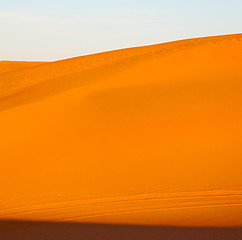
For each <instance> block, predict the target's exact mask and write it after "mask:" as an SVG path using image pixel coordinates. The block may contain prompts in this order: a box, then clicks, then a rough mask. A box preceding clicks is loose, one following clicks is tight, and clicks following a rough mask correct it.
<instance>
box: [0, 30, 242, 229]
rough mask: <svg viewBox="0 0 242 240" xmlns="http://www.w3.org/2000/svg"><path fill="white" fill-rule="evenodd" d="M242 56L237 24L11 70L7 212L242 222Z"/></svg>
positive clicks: (5, 87)
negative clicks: (218, 32) (233, 28)
mask: <svg viewBox="0 0 242 240" xmlns="http://www.w3.org/2000/svg"><path fill="white" fill-rule="evenodd" d="M241 66H242V34H236V35H227V36H217V37H208V38H199V39H189V40H183V41H177V42H171V43H165V44H158V45H153V46H147V47H138V48H131V49H123V50H117V51H111V52H106V53H100V54H94V55H89V56H82V57H78V58H73V59H67V60H62V61H56V62H50V63H44V64H41V65H36V66H31V67H29V68H23V69H19V70H15V71H11V72H10V71H9V72H5V73H1V74H0V132H1V138H0V159H1V160H2V167H1V169H0V180H1V182H2V183H6V185H4V186H3V187H2V189H1V193H0V219H14V220H30V221H46V220H47V221H76V222H92V223H97V222H100V223H125V224H129V223H131V224H155V225H174V226H242V214H241V212H242V178H241V175H242V163H241V155H242V150H241V145H242V111H241V110H242V107H241V106H242V95H241V90H242V81H241V80H242V71H241ZM0 67H1V64H0Z"/></svg>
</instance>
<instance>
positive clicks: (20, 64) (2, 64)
mask: <svg viewBox="0 0 242 240" xmlns="http://www.w3.org/2000/svg"><path fill="white" fill-rule="evenodd" d="M42 63H43V62H24V61H0V73H5V72H11V71H16V70H21V69H23V68H28V67H33V66H37V65H40V64H42Z"/></svg>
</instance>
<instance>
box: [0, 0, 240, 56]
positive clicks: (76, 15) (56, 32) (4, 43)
mask: <svg viewBox="0 0 242 240" xmlns="http://www.w3.org/2000/svg"><path fill="white" fill-rule="evenodd" d="M0 31H1V35H0V36H1V44H0V60H58V59H64V58H70V57H74V56H81V55H85V54H90V53H96V52H102V51H107V50H113V49H119V48H126V47H132V46H141V45H149V44H155V43H162V42H167V41H173V40H179V39H185V38H193V37H201V36H211V35H220V34H230V33H241V32H242V0H103V1H100V0H85V1H83V0H65V1H64V0H42V1H38V0H37V1H35V0H7V1H6V0H0Z"/></svg>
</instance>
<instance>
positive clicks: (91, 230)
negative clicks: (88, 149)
mask: <svg viewBox="0 0 242 240" xmlns="http://www.w3.org/2000/svg"><path fill="white" fill-rule="evenodd" d="M0 239H1V240H20V239H21V240H22V239H23V240H62V239H67V240H77V239H78V240H79V239H87V240H102V239H105V240H111V239H112V240H113V239H114V240H121V239H122V240H131V239H132V240H134V239H137V240H158V239H165V240H178V239H185V240H193V239H194V240H210V239H211V240H241V239H242V228H239V227H238V228H214V227H202V228H199V227H164V226H133V225H111V224H83V223H48V222H27V221H4V220H1V221H0Z"/></svg>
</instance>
